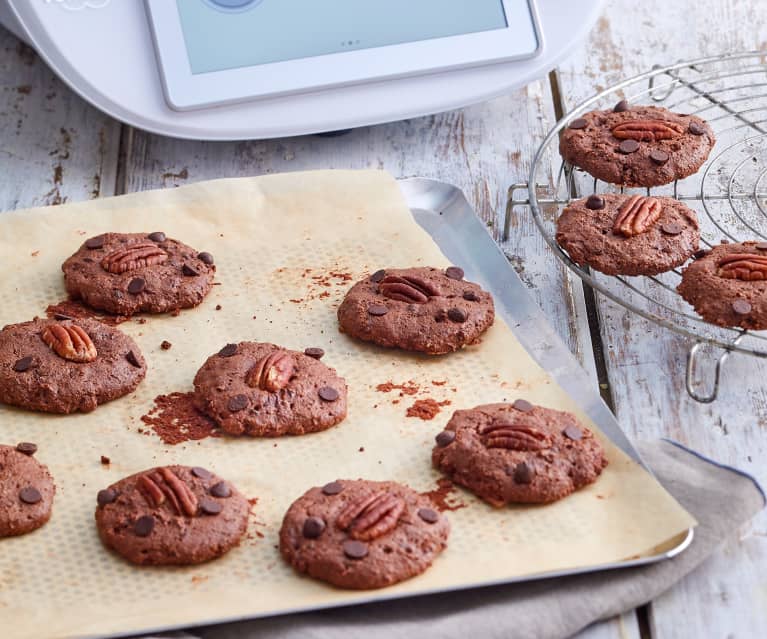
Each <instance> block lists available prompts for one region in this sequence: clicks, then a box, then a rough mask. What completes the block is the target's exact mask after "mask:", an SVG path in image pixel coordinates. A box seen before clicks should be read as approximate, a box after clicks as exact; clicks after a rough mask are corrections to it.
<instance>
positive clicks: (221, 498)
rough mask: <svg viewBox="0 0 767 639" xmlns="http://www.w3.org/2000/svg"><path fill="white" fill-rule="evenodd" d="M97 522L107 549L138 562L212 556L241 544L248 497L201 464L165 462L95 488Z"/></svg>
mask: <svg viewBox="0 0 767 639" xmlns="http://www.w3.org/2000/svg"><path fill="white" fill-rule="evenodd" d="M96 502H97V504H98V505H97V508H96V527H97V528H98V532H99V536H100V537H101V541H102V542H103V544H104V545H105V546H106V547H107V548H111V549H112V550H114V551H115V552H117V554H119V555H122V557H124V558H125V559H127V560H128V561H130V562H131V563H134V564H139V565H142V566H170V565H173V566H185V565H190V564H199V563H202V562H204V561H210V560H211V559H215V558H216V557H220V556H221V555H223V554H225V553H227V552H228V551H229V550H230V549H231V548H233V547H234V546H236V545H237V544H239V543H240V539H241V538H242V536H243V535H244V534H245V529H246V528H247V525H248V512H249V509H250V505H249V503H248V500H247V499H245V497H243V496H242V494H240V492H239V491H238V490H237V489H236V488H235V487H234V486H232V485H231V484H230V483H229V482H226V481H224V480H222V479H221V478H220V477H218V476H216V475H214V474H213V473H211V472H210V471H209V470H206V469H204V468H199V467H196V468H189V467H188V466H165V467H160V468H152V469H150V470H146V471H144V472H141V473H136V474H135V475H131V476H130V477H126V478H125V479H121V480H120V481H118V482H117V483H116V484H112V485H111V486H109V487H108V488H105V489H104V490H101V491H99V493H98V495H97V496H96Z"/></svg>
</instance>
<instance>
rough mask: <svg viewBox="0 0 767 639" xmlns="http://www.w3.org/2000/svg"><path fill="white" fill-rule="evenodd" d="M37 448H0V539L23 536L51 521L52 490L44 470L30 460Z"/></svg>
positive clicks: (51, 480) (53, 491)
mask: <svg viewBox="0 0 767 639" xmlns="http://www.w3.org/2000/svg"><path fill="white" fill-rule="evenodd" d="M36 451H37V446H35V444H31V443H29V442H24V443H21V444H19V445H18V446H16V447H15V448H12V447H11V446H2V445H0V537H13V536H15V535H24V534H26V533H28V532H31V531H33V530H36V529H37V528H40V526H42V525H44V524H45V523H46V522H47V521H48V520H49V519H50V518H51V506H52V505H53V495H54V493H55V492H56V486H54V484H53V478H52V477H51V474H50V473H49V472H48V469H47V468H46V467H45V466H43V465H42V464H40V463H39V462H38V461H37V460H36V459H34V458H33V457H32V456H33V455H34V454H35V452H36Z"/></svg>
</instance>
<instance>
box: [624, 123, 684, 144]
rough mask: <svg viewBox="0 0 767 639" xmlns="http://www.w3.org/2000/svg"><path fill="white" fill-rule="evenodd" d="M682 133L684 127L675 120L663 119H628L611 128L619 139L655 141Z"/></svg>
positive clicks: (670, 138) (671, 137)
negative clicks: (667, 120)
mask: <svg viewBox="0 0 767 639" xmlns="http://www.w3.org/2000/svg"><path fill="white" fill-rule="evenodd" d="M682 133H684V128H683V127H682V126H681V125H679V124H676V123H675V122H666V121H665V120H629V121H628V122H621V123H620V124H617V125H615V126H614V127H613V128H612V134H613V136H615V137H616V138H618V139H619V140H636V141H637V142H657V141H658V140H673V139H675V138H678V137H679V136H680V135H682Z"/></svg>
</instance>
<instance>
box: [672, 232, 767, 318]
mask: <svg viewBox="0 0 767 639" xmlns="http://www.w3.org/2000/svg"><path fill="white" fill-rule="evenodd" d="M677 291H679V294H680V295H681V296H682V297H683V298H684V299H685V300H687V302H689V303H690V304H692V306H693V307H694V308H695V311H696V312H697V313H698V314H699V315H700V316H701V317H702V318H703V319H704V320H706V321H707V322H711V323H712V324H717V325H719V326H738V327H740V328H745V329H750V330H757V331H758V330H764V329H767V242H742V243H740V244H719V245H718V246H715V247H714V248H712V249H711V250H710V251H707V252H706V253H704V255H703V256H702V257H700V259H698V260H696V261H694V262H692V263H691V264H690V265H689V266H688V267H687V268H685V269H684V271H683V272H682V281H681V282H680V284H679V286H677Z"/></svg>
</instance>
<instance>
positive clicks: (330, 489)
mask: <svg viewBox="0 0 767 639" xmlns="http://www.w3.org/2000/svg"><path fill="white" fill-rule="evenodd" d="M343 489H344V485H343V484H342V483H341V482H340V481H331V482H330V483H329V484H325V485H324V486H323V487H322V493H323V494H324V495H337V494H338V493H340V492H341V491H342V490H343Z"/></svg>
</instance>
